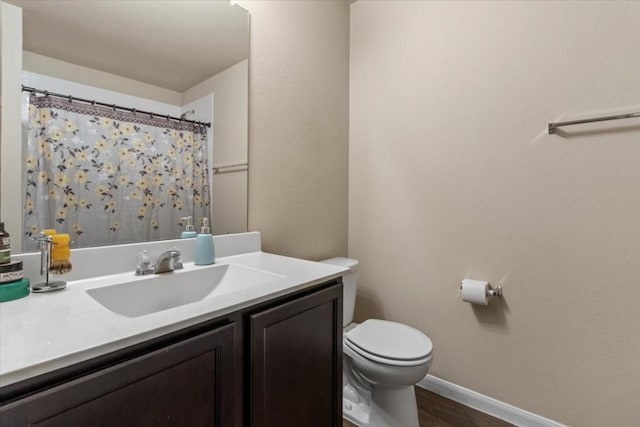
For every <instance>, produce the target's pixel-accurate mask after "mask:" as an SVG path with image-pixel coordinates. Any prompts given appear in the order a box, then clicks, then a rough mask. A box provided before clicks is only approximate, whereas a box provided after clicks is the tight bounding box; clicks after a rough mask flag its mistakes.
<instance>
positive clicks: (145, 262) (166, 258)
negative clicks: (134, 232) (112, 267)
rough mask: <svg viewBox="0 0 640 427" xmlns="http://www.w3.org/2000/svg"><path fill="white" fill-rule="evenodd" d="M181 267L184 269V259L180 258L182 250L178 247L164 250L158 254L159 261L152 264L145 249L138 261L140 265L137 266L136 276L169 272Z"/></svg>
mask: <svg viewBox="0 0 640 427" xmlns="http://www.w3.org/2000/svg"><path fill="white" fill-rule="evenodd" d="M180 269H182V261H181V260H180V251H179V250H177V249H171V250H169V251H165V252H162V253H161V254H160V255H159V256H158V261H157V262H156V264H155V265H152V264H151V260H150V259H149V256H148V255H147V254H146V251H143V252H142V254H141V255H140V260H139V261H138V267H137V268H136V276H144V275H145V274H160V273H168V272H170V271H174V270H180Z"/></svg>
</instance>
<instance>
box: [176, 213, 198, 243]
mask: <svg viewBox="0 0 640 427" xmlns="http://www.w3.org/2000/svg"><path fill="white" fill-rule="evenodd" d="M191 220H192V218H191V217H190V216H185V217H182V218H180V222H181V223H182V224H183V225H184V223H185V222H186V223H187V224H186V226H185V228H184V231H183V232H182V234H181V235H180V238H181V239H189V238H191V237H196V235H197V233H196V231H195V230H194V229H193V224H192V223H191Z"/></svg>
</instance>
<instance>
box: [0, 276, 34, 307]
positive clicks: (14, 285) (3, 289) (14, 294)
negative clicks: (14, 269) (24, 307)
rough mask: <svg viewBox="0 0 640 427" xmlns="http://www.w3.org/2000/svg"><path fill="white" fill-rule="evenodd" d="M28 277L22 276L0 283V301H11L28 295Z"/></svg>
mask: <svg viewBox="0 0 640 427" xmlns="http://www.w3.org/2000/svg"><path fill="white" fill-rule="evenodd" d="M29 291H30V288H29V279H27V278H26V277H23V278H22V279H20V280H16V281H15V282H10V283H2V284H0V302H7V301H12V300H14V299H18V298H24V297H26V296H27V295H29Z"/></svg>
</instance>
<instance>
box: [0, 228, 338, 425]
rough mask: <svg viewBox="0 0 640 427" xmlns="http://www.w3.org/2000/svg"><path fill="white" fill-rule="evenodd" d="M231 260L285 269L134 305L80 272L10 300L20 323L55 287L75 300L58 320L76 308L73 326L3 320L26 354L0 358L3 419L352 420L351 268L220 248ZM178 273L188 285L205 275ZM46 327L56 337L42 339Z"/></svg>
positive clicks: (227, 262)
mask: <svg viewBox="0 0 640 427" xmlns="http://www.w3.org/2000/svg"><path fill="white" fill-rule="evenodd" d="M247 234H251V233H247ZM258 239H259V235H258ZM216 249H218V248H216ZM225 266H234V268H236V267H237V268H242V269H247V270H253V269H255V271H261V272H265V273H269V274H272V275H273V276H274V278H273V279H272V280H268V281H266V283H259V284H257V285H256V286H254V287H251V288H242V286H241V285H240V284H238V288H237V290H235V288H234V287H233V286H231V285H234V283H231V285H229V289H230V290H229V291H225V292H221V293H219V294H216V292H218V291H217V290H213V291H211V292H210V293H209V294H208V295H207V296H206V297H204V298H203V299H202V300H198V301H196V302H190V303H186V304H184V305H181V306H177V307H173V308H170V309H167V310H158V311H152V312H150V313H145V314H135V315H129V316H125V315H122V314H118V313H116V312H113V311H112V310H110V309H108V308H106V307H105V306H103V305H102V304H101V303H99V302H97V301H102V300H93V301H92V299H93V298H92V297H91V296H89V295H90V294H89V291H91V290H92V289H101V288H105V286H107V287H108V286H111V287H113V286H114V285H112V284H110V285H105V284H104V282H105V280H107V279H105V278H100V279H99V280H98V281H97V284H96V281H95V280H94V281H91V280H87V281H83V280H78V281H77V282H76V283H74V282H70V283H69V286H68V289H67V290H65V291H61V292H60V295H59V296H57V295H49V296H43V295H32V296H30V297H28V298H25V299H24V300H20V301H24V302H23V303H22V306H21V307H18V305H19V304H20V301H15V302H12V303H14V304H13V305H12V306H11V310H5V307H6V308H9V306H8V305H3V306H2V310H0V311H2V312H3V313H0V315H1V316H2V320H9V319H10V320H11V321H12V322H13V321H15V320H16V319H14V318H10V317H8V316H10V315H11V314H15V313H19V312H20V310H22V311H24V310H27V311H31V315H32V316H36V317H37V316H39V315H40V314H41V313H38V312H37V310H38V309H43V307H44V306H43V305H41V304H44V303H45V302H46V301H45V300H43V299H41V298H47V297H52V298H55V299H52V300H51V301H50V302H49V304H47V305H48V306H51V305H53V306H54V307H55V306H57V307H58V310H59V309H60V306H65V307H67V310H65V312H64V313H55V314H51V313H53V312H52V311H48V312H47V313H49V314H51V316H53V318H52V319H51V320H52V321H53V322H55V321H56V320H60V319H61V318H62V317H66V320H65V321H60V322H59V324H60V326H62V327H65V328H69V329H71V330H68V331H67V332H68V333H66V332H65V333H58V334H51V333H47V330H46V327H45V328H44V332H43V333H42V334H40V335H38V332H35V333H31V334H26V331H24V330H23V331H22V332H24V333H25V334H26V335H27V336H25V337H24V338H18V337H19V336H20V335H18V334H15V333H11V332H9V331H10V329H9V327H4V325H0V327H2V328H3V329H1V330H0V331H1V333H2V335H0V340H1V341H0V344H1V345H2V355H9V354H10V351H11V350H10V349H8V348H7V347H6V346H7V345H14V346H16V347H15V348H14V350H15V352H16V353H21V354H19V355H17V356H15V355H14V356H11V357H9V359H8V360H7V362H6V363H5V362H4V361H3V360H2V359H0V385H2V387H1V388H0V399H1V401H2V404H1V406H0V425H2V426H3V427H8V426H26V425H37V426H87V425H91V426H114V425H131V426H176V425H194V426H196V425H198V426H199V425H214V426H276V425H277V426H301V425H304V426H319V427H326V426H336V427H338V426H340V425H341V424H342V411H341V402H342V394H341V386H342V283H341V278H340V275H341V270H340V269H339V268H337V267H335V266H328V265H323V264H318V263H313V262H309V261H303V260H298V259H294V258H288V257H281V256H277V255H272V254H267V253H263V252H250V253H241V254H235V255H232V256H228V257H223V258H221V259H219V261H218V264H217V267H218V268H219V269H225ZM194 268H195V267H194ZM211 271H212V272H214V271H216V270H213V269H212V270H211ZM225 271H227V272H229V271H232V269H231V268H230V267H226V269H225ZM168 274H170V275H173V276H172V277H175V279H176V283H175V285H176V286H177V287H180V286H181V285H185V284H184V283H181V282H180V280H181V278H187V277H195V276H189V275H185V274H179V273H168ZM229 274H230V273H229ZM234 274H235V273H234ZM211 277H213V274H212V275H211ZM230 277H231V276H230ZM236 277H239V278H242V277H245V276H236ZM246 277H248V276H246ZM141 283H143V282H141ZM149 283H153V282H149ZM220 283H221V284H220V285H218V286H222V284H223V282H222V281H221V282H220ZM127 286H129V285H128V283H127ZM125 289H127V290H129V288H125ZM221 289H222V288H221ZM74 292H75V294H77V295H75V294H74ZM64 293H67V295H66V298H65V295H64ZM132 295H134V294H133V293H132ZM132 298H135V296H132ZM150 298H152V297H150ZM36 299H39V300H36ZM65 299H66V300H67V301H66V302H63V300H65ZM74 299H75V301H74ZM80 303H82V305H83V308H82V309H79V308H78V309H76V304H80ZM54 310H55V309H54ZM7 311H11V312H12V313H6V312H7ZM15 315H17V316H20V314H15ZM56 316H58V317H56ZM74 316H75V317H76V318H75V319H73V317H74ZM69 317H71V319H70V318H69ZM92 317H93V319H92ZM108 318H110V319H111V321H110V322H108V321H107V319H108ZM19 320H20V319H19ZM22 320H24V321H25V322H26V323H27V324H29V323H32V326H34V324H33V321H31V322H29V321H28V320H27V316H25V317H24V318H23V319H22ZM92 320H93V321H95V322H97V323H95V324H92V323H91V321H92ZM74 325H75V326H74ZM89 331H91V333H87V332H89ZM49 332H50V331H49ZM38 336H39V338H41V339H43V340H45V341H47V340H50V341H48V342H40V343H35V342H31V340H32V339H34V338H37V337H38ZM5 338H6V339H5ZM18 346H22V347H20V348H18ZM25 346H26V347H27V348H25ZM47 347H48V348H47ZM51 347H54V348H57V350H55V349H54V350H52V349H51ZM37 350H39V351H41V353H40V356H34V355H33V354H32V353H31V351H37ZM56 351H57V352H58V354H57V355H56V354H55V353H56Z"/></svg>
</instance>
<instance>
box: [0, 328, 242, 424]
mask: <svg viewBox="0 0 640 427" xmlns="http://www.w3.org/2000/svg"><path fill="white" fill-rule="evenodd" d="M233 344H234V324H230V325H227V326H224V327H221V328H219V329H216V330H213V331H210V332H206V333H203V334H201V335H198V336H195V337H193V338H189V339H186V340H184V341H180V342H178V343H176V344H172V345H169V346H168V347H165V348H162V349H160V350H157V351H154V352H151V353H148V354H145V355H143V356H140V357H137V358H135V359H132V360H129V361H126V362H123V363H120V364H117V365H115V366H112V367H109V368H106V369H103V370H100V371H97V372H95V373H92V374H89V375H86V376H83V377H80V378H78V379H76V380H73V381H69V382H67V383H64V384H62V385H60V386H57V387H54V388H52V389H49V390H46V391H44V392H41V393H39V394H37V395H35V396H32V397H30V398H27V399H25V401H26V402H17V404H14V406H15V407H14V408H13V409H10V410H8V411H4V414H2V413H0V420H3V421H2V423H0V424H2V425H3V426H4V425H5V424H4V422H7V424H6V425H33V426H39V427H54V426H60V427H73V426H82V427H84V426H92V427H100V426H105V427H106V426H113V427H120V426H131V427H138V426H140V427H144V426H154V427H156V426H159V427H162V426H230V425H233V412H234V411H233V394H234V393H233V357H234V347H233ZM5 417H6V418H5ZM18 417H26V420H25V421H26V422H18Z"/></svg>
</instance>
